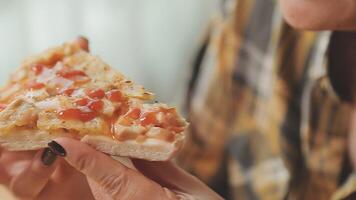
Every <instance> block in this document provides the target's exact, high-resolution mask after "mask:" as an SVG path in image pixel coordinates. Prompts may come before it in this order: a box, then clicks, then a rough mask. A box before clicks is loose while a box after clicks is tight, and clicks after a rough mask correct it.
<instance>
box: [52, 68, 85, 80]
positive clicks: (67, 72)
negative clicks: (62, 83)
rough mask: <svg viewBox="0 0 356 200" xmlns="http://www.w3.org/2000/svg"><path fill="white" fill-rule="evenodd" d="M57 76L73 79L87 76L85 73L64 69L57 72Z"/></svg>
mask: <svg viewBox="0 0 356 200" xmlns="http://www.w3.org/2000/svg"><path fill="white" fill-rule="evenodd" d="M57 76H61V77H63V78H67V79H72V78H74V77H76V76H87V75H86V74H85V73H84V72H83V71H80V70H67V69H63V70H60V71H58V72H57Z"/></svg>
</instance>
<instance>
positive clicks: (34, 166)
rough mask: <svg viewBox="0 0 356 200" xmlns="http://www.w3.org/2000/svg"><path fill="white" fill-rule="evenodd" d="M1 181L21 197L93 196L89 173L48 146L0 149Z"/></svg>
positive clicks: (90, 197)
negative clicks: (20, 150) (75, 167)
mask: <svg viewBox="0 0 356 200" xmlns="http://www.w3.org/2000/svg"><path fill="white" fill-rule="evenodd" d="M0 184H3V185H5V186H7V187H8V188H9V189H11V190H12V191H13V193H14V194H15V195H16V196H17V197H18V198H19V199H46V200H47V199H50V200H56V199H58V200H63V199H68V200H70V199H88V200H90V199H94V196H93V195H92V192H91V189H90V187H89V184H88V182H87V180H86V177H85V176H84V175H83V174H81V173H80V172H78V171H77V170H76V169H74V168H73V167H71V166H70V165H69V164H68V163H67V162H66V161H65V160H64V159H62V158H61V157H60V156H57V155H56V154H54V153H53V152H52V151H51V150H50V149H49V148H46V149H44V150H40V151H26V152H8V151H4V150H0Z"/></svg>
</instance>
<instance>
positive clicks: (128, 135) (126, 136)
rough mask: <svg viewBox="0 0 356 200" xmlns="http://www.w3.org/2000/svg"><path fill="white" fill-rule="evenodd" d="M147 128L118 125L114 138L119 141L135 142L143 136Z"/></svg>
mask: <svg viewBox="0 0 356 200" xmlns="http://www.w3.org/2000/svg"><path fill="white" fill-rule="evenodd" d="M145 132H146V128H145V127H143V126H130V127H127V126H121V125H118V124H116V125H115V126H114V137H115V138H116V139H118V140H119V141H125V140H135V139H137V137H138V136H139V135H143V134H144V133H145Z"/></svg>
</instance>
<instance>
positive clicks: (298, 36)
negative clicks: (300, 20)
mask: <svg viewBox="0 0 356 200" xmlns="http://www.w3.org/2000/svg"><path fill="white" fill-rule="evenodd" d="M211 27H212V29H211V32H210V35H209V39H208V42H207V45H205V46H204V48H202V51H201V52H200V55H199V58H201V59H199V60H197V62H196V65H195V69H194V74H193V78H192V81H191V83H190V88H189V97H188V100H187V101H188V108H189V111H188V112H189V118H190V122H191V126H190V130H189V131H190V140H189V142H188V143H187V144H186V146H185V149H184V151H183V152H182V153H181V155H180V156H179V159H178V162H179V164H180V165H181V166H183V167H184V168H185V169H187V170H188V171H190V172H192V173H193V174H195V175H196V176H198V177H199V178H201V179H202V180H204V181H205V182H206V183H208V184H209V185H210V186H211V187H212V188H214V189H215V190H216V191H218V192H219V193H220V194H222V195H223V196H224V197H226V198H228V199H272V200H274V199H285V198H287V199H313V200H314V199H330V198H332V197H334V198H336V199H340V198H342V197H346V196H348V195H349V194H350V193H351V192H352V191H353V189H352V188H353V187H351V186H350V185H352V184H354V183H355V182H356V181H353V179H351V178H350V179H349V180H348V181H346V180H347V178H348V177H349V175H350V174H351V172H352V170H351V168H350V164H349V162H348V159H347V150H346V149H347V147H346V139H347V133H348V123H349V122H348V120H349V116H350V113H349V112H350V105H348V104H347V103H345V102H342V101H341V100H340V99H339V98H338V97H337V95H336V94H335V93H334V91H333V89H332V87H331V85H330V82H329V79H328V77H327V76H326V64H327V62H326V60H327V59H325V58H324V57H325V56H324V55H325V52H326V50H327V46H328V41H329V39H330V34H331V33H328V32H322V33H313V32H302V31H296V30H293V29H292V28H291V27H289V26H288V25H287V24H285V23H284V21H283V20H282V17H281V14H280V11H279V9H278V6H277V5H276V1H274V0H238V1H233V0H230V1H229V0H225V1H223V3H221V13H220V15H218V16H217V17H216V18H214V20H213V22H212V26H211ZM350 177H353V176H350ZM345 182H346V183H345ZM342 184H346V185H345V188H347V191H337V189H338V188H340V187H341V185H342ZM354 185H356V184H354ZM350 188H351V189H350ZM336 191H337V192H336ZM333 195H334V196H333Z"/></svg>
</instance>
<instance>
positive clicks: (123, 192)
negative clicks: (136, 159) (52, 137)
mask: <svg viewBox="0 0 356 200" xmlns="http://www.w3.org/2000/svg"><path fill="white" fill-rule="evenodd" d="M56 142H57V144H58V148H59V149H60V148H61V147H62V148H63V150H64V151H66V154H67V155H66V157H65V159H66V160H67V162H68V163H69V164H70V165H72V166H73V167H74V168H76V169H77V170H78V171H80V172H82V173H83V174H85V175H86V176H87V177H88V178H89V179H90V180H92V181H94V182H96V183H97V184H96V185H97V186H99V187H100V188H101V190H102V191H104V192H105V193H107V194H108V195H109V196H111V197H112V198H113V199H128V200H131V199H146V198H147V197H148V196H149V197H150V198H151V199H158V200H159V199H175V197H174V195H173V194H172V193H171V192H169V191H167V190H166V189H164V188H163V187H161V186H160V185H159V184H157V183H155V182H153V181H151V180H150V179H148V178H146V177H145V176H143V175H142V174H140V173H139V172H137V171H134V170H131V169H129V168H127V167H126V166H124V165H122V164H121V163H119V162H117V161H115V160H114V159H112V158H111V157H110V156H108V155H105V154H103V153H101V152H98V151H96V150H94V149H93V148H91V147H90V146H88V145H87V144H84V143H82V142H79V141H77V140H74V139H70V138H59V139H56Z"/></svg>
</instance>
